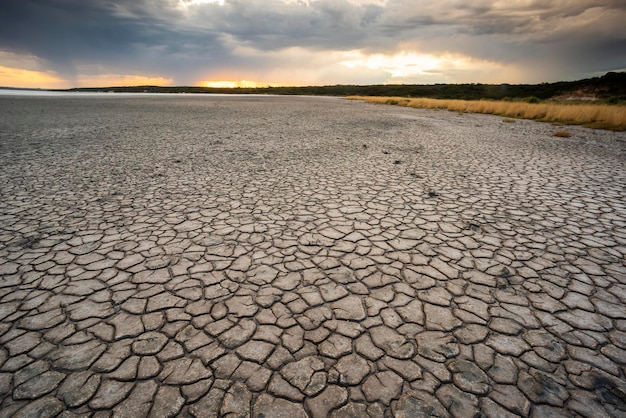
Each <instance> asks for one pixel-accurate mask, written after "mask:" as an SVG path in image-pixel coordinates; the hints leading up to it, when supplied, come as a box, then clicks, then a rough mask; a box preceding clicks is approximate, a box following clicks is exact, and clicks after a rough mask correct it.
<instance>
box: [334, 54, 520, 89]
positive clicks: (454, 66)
mask: <svg viewBox="0 0 626 418" xmlns="http://www.w3.org/2000/svg"><path fill="white" fill-rule="evenodd" d="M344 57H345V58H346V59H344V60H343V61H341V65H343V66H345V67H348V68H352V69H362V68H367V69H369V70H380V71H384V72H385V73H387V74H389V76H390V77H391V79H390V80H389V81H390V82H414V81H415V80H418V79H420V80H422V81H423V82H430V83H432V82H436V83H443V82H451V81H465V80H463V78H464V77H463V75H462V73H464V72H465V73H467V74H468V75H470V74H472V75H474V74H475V73H477V72H480V73H489V74H492V77H493V75H495V74H499V73H502V72H503V71H504V70H505V69H506V66H504V65H502V64H500V63H497V62H490V61H486V60H477V59H474V58H471V57H467V56H463V55H459V54H443V55H433V54H422V53H417V52H408V51H403V52H399V53H396V54H366V53H363V52H362V51H349V52H345V53H344ZM447 73H453V74H455V77H456V80H450V79H448V78H447V76H446V74H447ZM508 74H509V75H511V71H509V72H508ZM500 75H502V74H500ZM497 78H499V77H497ZM493 81H494V82H498V80H497V79H493Z"/></svg>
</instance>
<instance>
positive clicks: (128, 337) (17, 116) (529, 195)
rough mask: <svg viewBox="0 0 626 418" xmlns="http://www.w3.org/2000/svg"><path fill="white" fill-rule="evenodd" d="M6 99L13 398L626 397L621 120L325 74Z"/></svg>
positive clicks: (284, 402)
mask: <svg viewBox="0 0 626 418" xmlns="http://www.w3.org/2000/svg"><path fill="white" fill-rule="evenodd" d="M0 112H1V113H2V115H3V117H2V119H1V120H0V167H1V168H0V197H1V199H0V276H1V277H0V417H10V416H14V417H32V416H38V417H55V416H59V417H64V418H69V417H97V418H104V417H142V416H150V417H173V416H182V417H216V416H223V417H247V416H253V417H259V418H260V417H266V418H270V417H327V416H329V417H333V418H340V417H391V416H394V417H418V416H439V417H448V416H453V417H477V416H485V417H515V416H522V417H526V416H531V417H546V416H551V417H560V416H563V417H572V416H573V417H578V416H580V417H599V416H607V417H619V416H624V415H625V414H626V379H625V375H624V373H625V367H626V308H625V303H626V262H625V257H626V135H625V134H624V133H615V132H604V131H596V130H590V129H584V128H578V127H567V129H568V130H569V131H570V132H571V133H572V134H573V135H572V137H571V138H558V137H553V136H552V135H551V134H552V132H553V131H554V130H555V129H556V128H555V127H553V126H551V125H548V124H541V123H535V122H530V121H523V120H518V121H516V123H502V120H501V118H499V117H497V116H486V115H468V114H465V115H458V114H456V113H451V112H446V111H429V110H416V109H405V108H398V107H391V106H389V107H387V106H375V105H368V104H364V103H360V102H350V101H346V100H343V99H338V98H312V97H255V96H247V97H239V96H229V97H214V96H213V97H211V96H194V97H189V96H174V95H172V96H158V95H148V96H143V95H135V96H125V95H95V96H94V95H76V94H75V95H45V96H41V97H13V96H11V97H9V96H2V97H0ZM481 414H482V415H481Z"/></svg>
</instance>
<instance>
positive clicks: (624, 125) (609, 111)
mask: <svg viewBox="0 0 626 418" xmlns="http://www.w3.org/2000/svg"><path fill="white" fill-rule="evenodd" d="M348 99H352V100H364V101H366V102H368V103H380V104H392V105H399V106H407V107H415V108H424V109H447V110H450V111H455V112H464V113H465V112H468V113H489V114H494V115H500V116H505V117H509V118H522V119H533V120H538V121H542V122H559V123H566V124H572V125H585V126H588V127H590V128H600V129H611V130H615V131H623V130H625V129H626V106H623V105H607V104H566V103H526V102H504V101H492V100H440V99H426V98H414V99H408V98H402V97H371V96H350V97H348Z"/></svg>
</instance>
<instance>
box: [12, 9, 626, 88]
mask: <svg viewBox="0 0 626 418" xmlns="http://www.w3.org/2000/svg"><path fill="white" fill-rule="evenodd" d="M623 22H626V3H624V1H623V0H607V1H590V0H554V1H535V0H511V1H499V0H476V1H472V2H467V1H458V0H439V1H437V2H433V1H426V0H386V1H385V0H351V1H350V0H308V1H306V0H224V1H218V0H90V1H84V0H20V1H9V2H4V3H3V5H2V7H0V68H2V71H0V85H2V84H6V83H4V82H3V80H4V79H3V78H2V74H3V71H4V73H5V74H8V73H10V72H11V69H13V70H15V71H21V72H22V73H21V74H22V76H24V75H26V76H28V74H31V79H33V80H34V78H35V76H34V75H33V74H38V73H39V74H41V75H42V77H44V76H45V77H47V78H46V80H47V81H46V82H47V83H51V80H53V79H57V80H58V82H57V84H65V85H67V86H70V85H84V84H85V83H88V82H93V83H103V82H113V81H116V80H117V79H116V75H117V76H119V81H120V82H123V83H130V82H131V81H133V80H141V79H144V80H148V81H153V82H157V83H161V84H168V83H169V84H178V85H193V84H198V83H200V82H202V81H203V80H241V79H246V80H255V81H259V82H269V83H277V84H336V83H355V84H357V83H358V84H365V83H389V82H405V83H430V82H485V83H489V82H494V83H497V82H511V83H517V82H542V81H556V80H565V79H575V78H582V77H586V76H590V75H595V74H599V73H603V72H606V71H611V70H621V69H624V68H626V31H624V30H623ZM24 71H27V72H30V73H24ZM114 84H115V83H114Z"/></svg>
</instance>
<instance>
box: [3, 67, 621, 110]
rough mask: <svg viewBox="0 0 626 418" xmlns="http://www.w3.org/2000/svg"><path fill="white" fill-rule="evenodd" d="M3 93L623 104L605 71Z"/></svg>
mask: <svg viewBox="0 0 626 418" xmlns="http://www.w3.org/2000/svg"><path fill="white" fill-rule="evenodd" d="M0 89H4V90H23V91H36V92H45V91H50V92H65V93H71V92H82V93H147V94H153V93H166V94H223V95H231V94H245V95H251V94H254V95H299V96H302V95H304V96H338V97H346V96H386V97H392V96H393V97H408V98H416V97H423V98H432V99H462V100H484V99H486V100H504V101H525V102H529V103H536V102H540V101H544V100H557V101H566V102H567V101H586V102H601V103H609V104H624V103H626V72H609V73H607V74H605V75H603V76H601V77H594V78H588V79H583V80H578V81H562V82H556V83H542V84H474V83H471V84H470V83H468V84H378V85H332V86H301V87H297V86H294V87H258V88H247V87H236V88H223V87H222V88H219V87H197V86H112V87H78V88H71V89H64V90H60V89H19V88H10V87H0Z"/></svg>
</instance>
